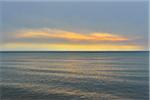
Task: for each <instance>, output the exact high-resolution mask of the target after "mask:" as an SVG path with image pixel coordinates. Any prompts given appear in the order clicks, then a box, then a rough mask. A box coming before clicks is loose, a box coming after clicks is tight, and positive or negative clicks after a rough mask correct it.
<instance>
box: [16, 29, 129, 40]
mask: <svg viewBox="0 0 150 100" xmlns="http://www.w3.org/2000/svg"><path fill="white" fill-rule="evenodd" d="M16 37H17V38H48V39H63V40H69V41H90V42H94V41H110V42H122V41H128V40H129V39H128V38H127V37H123V36H119V35H115V34H111V33H100V32H93V33H77V32H69V31H64V30H54V29H44V30H26V31H20V32H19V34H17V35H16Z"/></svg>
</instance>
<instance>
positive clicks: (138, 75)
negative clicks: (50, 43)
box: [0, 52, 149, 100]
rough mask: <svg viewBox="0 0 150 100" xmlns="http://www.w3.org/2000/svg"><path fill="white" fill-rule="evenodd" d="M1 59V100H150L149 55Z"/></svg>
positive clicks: (5, 56)
mask: <svg viewBox="0 0 150 100" xmlns="http://www.w3.org/2000/svg"><path fill="white" fill-rule="evenodd" d="M0 54H1V55H0V57H1V65H0V71H1V80H0V88H1V100H149V93H148V89H149V86H148V81H149V80H148V79H149V77H148V74H149V71H148V52H120V53H116V52H109V53H107V52H101V53H50V52H49V53H48V52H47V53H0Z"/></svg>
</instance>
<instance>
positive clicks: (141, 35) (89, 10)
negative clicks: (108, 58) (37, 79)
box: [0, 1, 148, 50]
mask: <svg viewBox="0 0 150 100" xmlns="http://www.w3.org/2000/svg"><path fill="white" fill-rule="evenodd" d="M1 3H2V7H1V8H2V15H1V17H2V30H1V31H0V33H1V34H2V36H3V39H2V40H3V41H2V43H3V45H4V44H9V43H13V42H14V43H26V42H28V43H34V42H42V43H58V42H61V43H63V42H64V43H67V41H68V40H65V39H58V38H50V39H46V40H44V39H42V38H40V39H38V40H37V38H20V39H16V38H14V36H15V35H16V34H25V33H22V30H23V31H27V32H28V31H29V30H32V31H34V32H37V31H39V30H40V31H41V30H42V31H43V30H44V29H50V30H61V31H65V32H74V33H78V34H85V35H88V34H90V33H91V34H92V33H99V34H102V33H109V34H115V35H119V36H125V37H128V38H130V41H125V42H120V43H116V42H115V43H113V45H115V44H117V45H118V44H119V45H120V44H122V45H124V44H132V45H139V46H141V47H142V50H146V49H147V48H148V3H147V2H146V1H145V2H144V1H143V2H142V1H141V2H138V1H137V2H136V1H134V2H129V1H128V2H125V1H124V2H118V1H110V2H102V1H101V2H1ZM20 31H21V32H20ZM57 32H58V31H57ZM54 33H55V32H54ZM43 41H44V42H43ZM82 42H83V43H85V41H81V42H77V43H76V44H82ZM86 42H87V43H90V40H89V41H86ZM107 42H108V41H106V43H107ZM68 43H73V42H68ZM92 43H93V42H92ZM98 43H99V44H104V43H105V41H100V42H96V44H98ZM107 44H110V43H109V42H108V43H107ZM7 49H11V48H6V50H7ZM13 49H14V50H15V48H13ZM18 49H20V48H19V47H17V48H16V50H18ZM25 49H27V50H28V48H25ZM29 49H32V48H29ZM56 50H57V49H56ZM108 50H109V48H108Z"/></svg>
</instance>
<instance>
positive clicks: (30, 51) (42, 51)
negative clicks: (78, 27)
mask: <svg viewBox="0 0 150 100" xmlns="http://www.w3.org/2000/svg"><path fill="white" fill-rule="evenodd" d="M44 52H45V53H48V52H49V53H103V52H108V53H109V52H116V53H117V52H118V53H119V52H150V51H149V50H129V51H121V50H120V51H63V50H62V51H44V50H41V51H35V50H26V51H22V50H20V51H19V50H16V51H0V53H44Z"/></svg>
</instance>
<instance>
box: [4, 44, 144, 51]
mask: <svg viewBox="0 0 150 100" xmlns="http://www.w3.org/2000/svg"><path fill="white" fill-rule="evenodd" d="M3 49H7V50H64V51H85V50H86V51H108V50H109V51H117V50H118V51H127V50H142V49H143V48H142V47H140V46H137V45H113V44H84V45H83V44H45V43H44V44H39V43H38V44H34V43H8V44H4V45H3Z"/></svg>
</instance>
